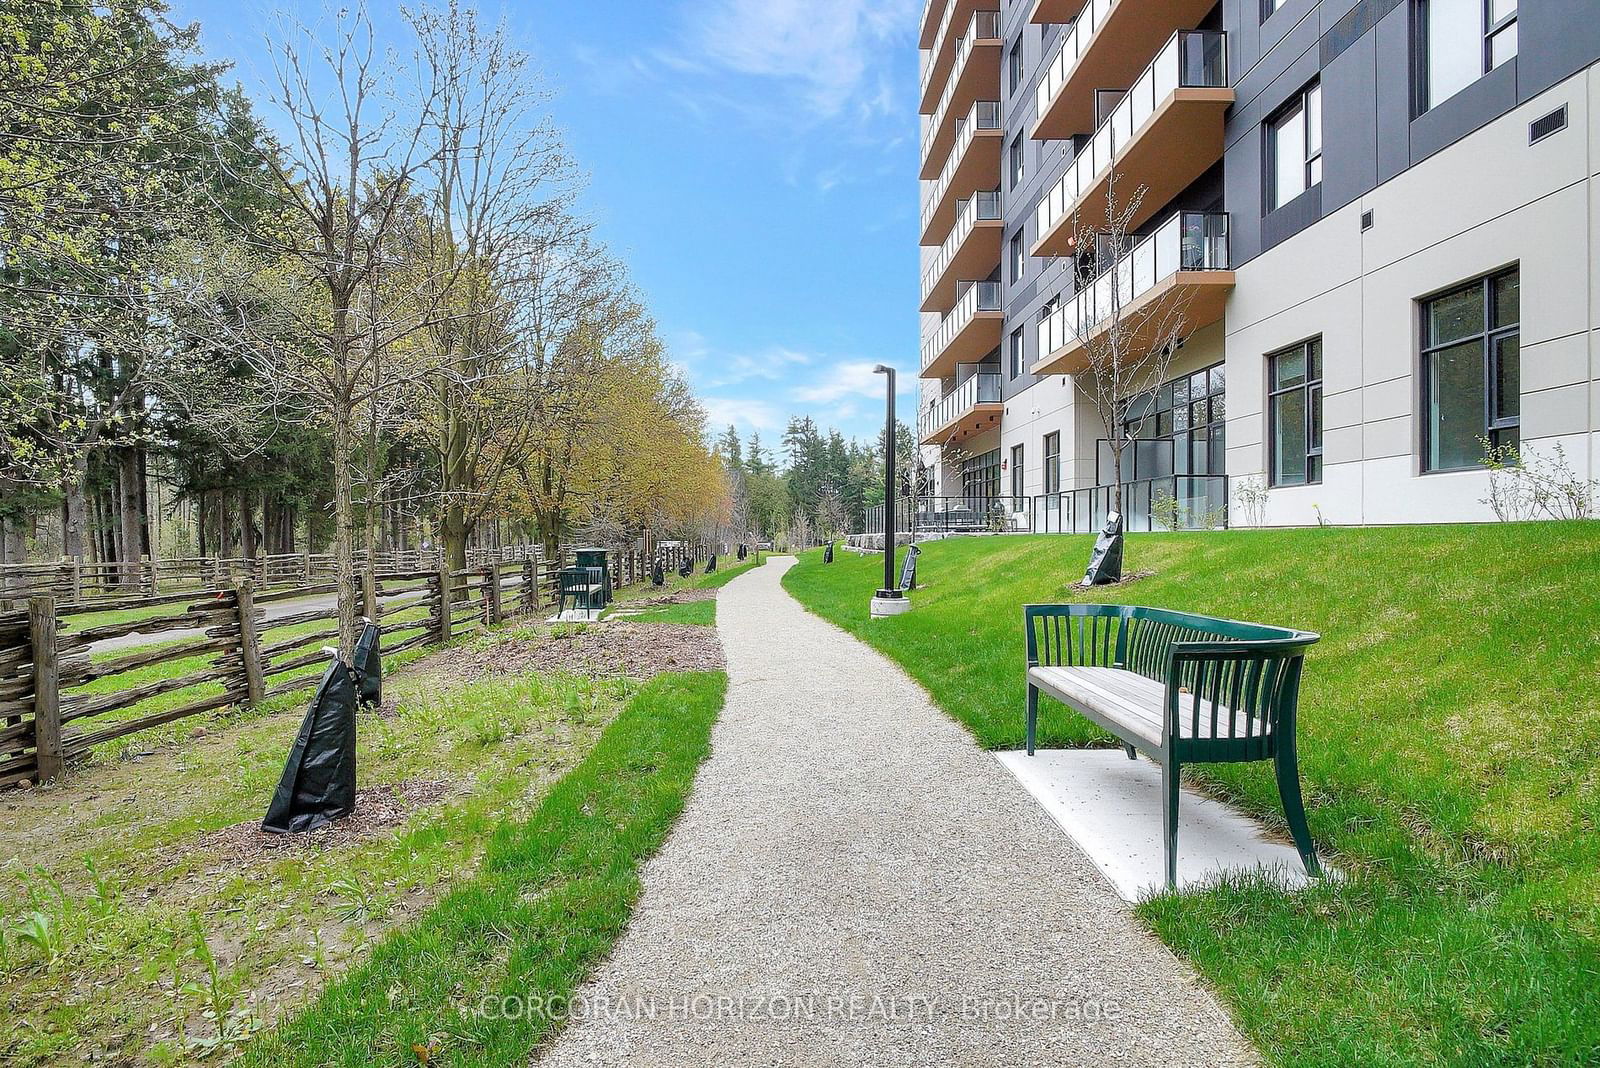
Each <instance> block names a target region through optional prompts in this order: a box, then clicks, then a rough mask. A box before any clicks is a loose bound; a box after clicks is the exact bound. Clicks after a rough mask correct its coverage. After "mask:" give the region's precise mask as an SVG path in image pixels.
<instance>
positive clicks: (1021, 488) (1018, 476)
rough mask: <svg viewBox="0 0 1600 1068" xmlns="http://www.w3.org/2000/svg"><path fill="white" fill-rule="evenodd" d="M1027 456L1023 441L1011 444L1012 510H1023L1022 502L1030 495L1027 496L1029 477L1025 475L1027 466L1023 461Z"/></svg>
mask: <svg viewBox="0 0 1600 1068" xmlns="http://www.w3.org/2000/svg"><path fill="white" fill-rule="evenodd" d="M1025 458H1026V450H1025V449H1024V448H1023V447H1022V443H1021V442H1019V443H1017V444H1016V445H1013V446H1011V509H1012V511H1021V510H1022V502H1024V501H1026V500H1027V499H1028V496H1027V494H1028V481H1027V478H1026V477H1025V476H1026V474H1027V468H1026V467H1025V466H1024V464H1023V461H1024V459H1025Z"/></svg>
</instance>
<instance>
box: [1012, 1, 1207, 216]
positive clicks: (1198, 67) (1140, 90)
mask: <svg viewBox="0 0 1600 1068" xmlns="http://www.w3.org/2000/svg"><path fill="white" fill-rule="evenodd" d="M1227 57H1228V35H1227V34H1226V33H1223V32H1222V31H1220V30H1180V31H1178V32H1177V33H1175V34H1173V36H1172V38H1171V39H1170V40H1169V41H1168V42H1167V43H1166V45H1165V47H1163V48H1162V49H1161V51H1160V53H1159V54H1158V55H1157V56H1156V58H1155V61H1154V62H1152V63H1151V64H1150V66H1148V67H1146V68H1145V71H1144V73H1143V74H1141V75H1139V80H1138V81H1136V82H1134V85H1133V88H1132V89H1129V90H1128V92H1127V93H1126V94H1125V95H1124V96H1123V98H1122V100H1121V101H1120V102H1118V104H1117V106H1116V107H1115V108H1113V109H1112V111H1111V114H1110V115H1107V116H1106V118H1105V121H1104V122H1102V123H1100V126H1099V128H1097V129H1096V130H1095V132H1094V136H1092V137H1091V138H1090V139H1089V142H1088V144H1086V145H1085V146H1084V147H1083V150H1082V151H1081V152H1079V153H1078V155H1077V157H1076V158H1075V159H1073V161H1072V165H1071V166H1069V167H1068V168H1067V171H1066V173H1065V174H1063V175H1062V176H1061V180H1060V181H1058V182H1056V184H1055V185H1053V186H1051V187H1050V191H1049V192H1048V193H1047V194H1045V197H1044V199H1043V200H1041V201H1039V206H1038V207H1037V208H1036V209H1035V212H1034V222H1035V223H1036V224H1037V226H1038V230H1037V233H1039V234H1040V235H1044V234H1047V233H1049V232H1050V231H1051V230H1052V229H1054V228H1055V226H1056V225H1057V224H1058V223H1059V222H1061V220H1063V219H1065V218H1067V217H1068V216H1070V215H1071V214H1072V212H1073V209H1074V208H1076V207H1077V205H1078V201H1079V200H1080V199H1082V197H1083V196H1084V194H1085V193H1086V192H1088V191H1089V190H1090V189H1092V188H1093V187H1094V185H1095V183H1096V182H1098V181H1099V179H1100V176H1101V175H1102V174H1103V173H1104V172H1105V171H1106V170H1107V169H1109V168H1110V166H1111V164H1112V161H1113V160H1115V159H1116V158H1117V157H1118V156H1120V155H1121V154H1122V151H1123V149H1125V148H1126V147H1127V145H1128V143H1129V142H1130V141H1131V140H1132V139H1133V136H1134V134H1136V133H1138V132H1139V130H1140V128H1141V127H1143V126H1144V124H1145V122H1146V121H1147V120H1148V119H1149V118H1150V117H1151V116H1152V115H1154V114H1155V113H1156V110H1157V109H1158V108H1159V107H1160V106H1161V104H1162V102H1163V101H1165V100H1166V99H1167V97H1169V96H1171V95H1172V94H1173V93H1174V92H1176V91H1177V90H1178V89H1180V88H1185V89H1187V88H1214V89H1225V88H1227V85H1228V58H1227Z"/></svg>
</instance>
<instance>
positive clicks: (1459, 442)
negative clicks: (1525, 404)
mask: <svg viewBox="0 0 1600 1068" xmlns="http://www.w3.org/2000/svg"><path fill="white" fill-rule="evenodd" d="M1521 304H1522V302H1521V282H1520V277H1519V274H1518V271H1517V270H1516V269H1515V268H1513V269H1511V270H1509V271H1504V272H1502V273H1500V274H1496V275H1491V276H1490V277H1488V278H1480V279H1478V280H1477V281H1475V282H1471V283H1469V284H1467V285H1465V286H1462V287H1461V288H1460V289H1453V290H1451V291H1450V292H1448V293H1442V294H1440V295H1439V296H1437V297H1431V298H1429V299H1427V300H1425V301H1423V302H1422V406H1423V418H1422V458H1423V470H1425V471H1459V470H1463V469H1468V468H1472V467H1476V466H1477V465H1478V461H1479V460H1481V459H1483V454H1484V441H1485V440H1487V441H1488V443H1489V446H1490V447H1491V448H1497V447H1502V446H1515V445H1516V444H1517V443H1518V441H1519V440H1520V434H1521V422H1522V361H1521V353H1520V344H1519V342H1520V336H1521V334H1520V329H1519V324H1520V322H1521V319H1522V310H1521Z"/></svg>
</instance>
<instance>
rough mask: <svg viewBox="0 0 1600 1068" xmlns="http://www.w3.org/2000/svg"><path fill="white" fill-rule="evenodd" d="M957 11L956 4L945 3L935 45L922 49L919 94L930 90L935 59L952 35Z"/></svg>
mask: <svg viewBox="0 0 1600 1068" xmlns="http://www.w3.org/2000/svg"><path fill="white" fill-rule="evenodd" d="M935 2H938V0H935ZM955 13H956V5H955V4H953V3H946V4H944V14H942V15H940V16H939V32H938V34H937V35H936V36H935V37H934V39H933V47H932V48H925V49H923V50H922V76H921V78H920V79H919V82H918V85H917V94H918V95H919V96H921V95H923V94H925V93H927V91H928V79H930V78H932V77H933V68H934V66H935V65H936V63H935V61H936V60H937V59H938V58H939V55H940V53H942V52H943V51H944V41H945V38H946V37H948V36H949V35H950V25H951V23H952V22H953V21H954V16H955Z"/></svg>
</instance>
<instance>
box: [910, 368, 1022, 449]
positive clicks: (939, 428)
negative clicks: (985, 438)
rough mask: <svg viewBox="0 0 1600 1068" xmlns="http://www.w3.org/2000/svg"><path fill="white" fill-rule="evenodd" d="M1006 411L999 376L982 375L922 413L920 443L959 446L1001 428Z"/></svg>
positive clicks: (918, 427) (919, 421) (918, 431)
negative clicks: (1002, 416) (976, 435)
mask: <svg viewBox="0 0 1600 1068" xmlns="http://www.w3.org/2000/svg"><path fill="white" fill-rule="evenodd" d="M1004 411H1005V405H1004V404H1003V403H1001V400H1000V375H999V374H998V373H992V372H989V371H980V372H978V373H977V374H974V375H971V376H969V377H968V378H967V379H966V380H965V381H964V382H962V383H961V384H960V385H959V386H957V387H956V388H955V389H952V390H951V391H950V392H949V393H946V394H945V395H944V396H943V397H942V398H940V399H939V401H938V402H937V403H935V404H933V405H930V406H929V407H928V408H927V409H926V410H925V411H923V413H922V415H921V416H920V417H919V418H918V419H917V440H918V441H920V442H921V443H922V444H924V445H959V444H961V442H963V441H965V440H967V439H968V438H970V437H972V436H973V435H974V434H981V433H983V432H984V431H985V430H993V429H994V428H995V427H997V426H999V425H1000V415H1001V413H1002V412H1004Z"/></svg>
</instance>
